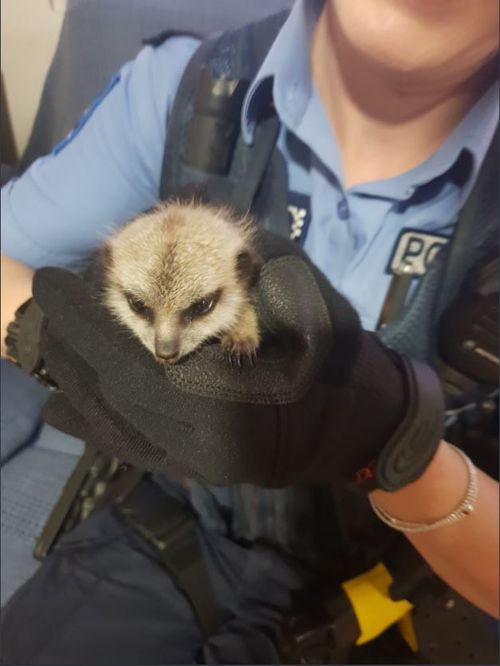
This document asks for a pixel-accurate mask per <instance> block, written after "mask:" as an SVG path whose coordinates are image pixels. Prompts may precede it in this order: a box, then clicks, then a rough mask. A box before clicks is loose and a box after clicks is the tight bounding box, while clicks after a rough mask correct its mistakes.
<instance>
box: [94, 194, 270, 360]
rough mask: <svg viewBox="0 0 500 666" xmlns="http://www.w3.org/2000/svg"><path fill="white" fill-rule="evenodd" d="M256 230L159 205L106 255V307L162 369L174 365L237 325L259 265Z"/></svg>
mask: <svg viewBox="0 0 500 666" xmlns="http://www.w3.org/2000/svg"><path fill="white" fill-rule="evenodd" d="M253 240H254V239H253V230H252V224H251V223H250V221H249V220H248V219H235V218H234V216H233V215H232V214H231V213H230V211H228V210H227V209H224V208H214V207H210V206H206V205H201V204H196V203H190V204H182V203H178V202H174V203H168V204H161V205H159V206H158V207H157V208H155V209H154V210H153V211H152V212H148V213H145V214H143V215H140V216H139V217H137V218H135V219H134V220H132V222H130V223H129V224H127V225H126V226H125V227H123V228H122V229H120V230H119V231H118V232H117V233H115V234H114V235H113V236H112V237H111V238H110V239H109V240H108V242H107V244H106V246H105V248H104V266H105V286H104V301H105V305H106V306H107V307H108V308H109V310H110V311H111V312H112V313H113V314H114V315H115V316H116V317H117V318H118V320H119V321H120V322H121V323H122V324H124V325H125V326H127V327H128V328H129V330H130V331H132V332H133V333H134V334H135V335H136V336H137V337H138V338H139V340H140V341H141V342H142V343H143V345H144V346H145V347H146V348H147V349H148V350H149V351H150V352H151V353H152V354H154V356H155V358H156V359H157V360H158V361H159V362H161V363H169V364H172V363H176V362H177V361H178V360H179V359H181V358H182V357H183V356H186V355H187V354H189V353H190V352H192V351H194V350H195V349H196V348H197V347H199V346H200V345H201V344H202V343H203V342H205V341H207V340H208V339H209V338H212V337H220V336H221V335H223V334H224V333H225V332H226V331H228V330H229V329H230V328H231V327H234V326H235V324H236V323H237V321H238V317H239V316H240V314H241V312H242V309H243V308H244V307H245V306H246V305H247V304H248V301H249V298H250V295H249V292H250V287H251V284H252V281H253V280H254V279H255V276H256V270H257V259H256V254H255V251H254V245H253Z"/></svg>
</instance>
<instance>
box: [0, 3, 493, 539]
mask: <svg viewBox="0 0 500 666" xmlns="http://www.w3.org/2000/svg"><path fill="white" fill-rule="evenodd" d="M321 6H322V3H321V2H320V1H312V0H298V1H297V2H296V4H295V6H294V8H293V10H292V12H291V14H290V16H289V18H288V19H287V21H286V23H285V25H284V27H283V29H282V31H281V32H280V34H279V36H278V37H277V39H276V41H275V43H274V45H273V47H272V49H271V50H270V52H269V54H268V56H267V58H266V59H265V62H264V63H263V65H262V67H261V70H260V72H259V74H258V75H257V77H256V78H255V80H254V82H253V84H252V86H251V88H250V90H249V91H248V94H247V97H246V99H245V103H244V108H243V111H242V131H243V132H244V137H245V139H246V140H247V141H251V140H252V127H253V125H254V122H255V119H256V118H258V114H259V108H260V107H261V104H262V102H263V99H262V97H263V94H262V90H263V87H262V83H263V82H264V81H265V80H266V79H269V77H271V78H272V79H273V86H272V94H273V100H274V104H275V107H276V110H277V113H278V115H279V117H280V119H281V121H282V131H281V134H280V137H279V148H280V149H281V151H282V152H283V154H284V156H285V159H286V162H287V165H288V172H289V188H290V190H291V191H292V192H293V193H296V194H299V195H304V197H305V200H310V217H311V223H310V226H309V230H308V233H307V236H306V238H305V249H306V251H307V252H308V253H309V255H310V256H311V258H312V259H313V261H315V262H316V264H317V265H318V266H319V267H320V268H321V269H322V270H323V271H324V272H325V274H326V275H327V276H328V278H329V279H330V281H331V282H332V284H333V285H334V286H335V287H337V288H338V289H339V290H340V291H342V292H343V293H344V294H345V295H346V296H347V297H348V298H349V300H350V301H351V302H352V303H353V305H354V306H355V307H356V308H357V310H358V311H359V314H360V316H361V319H362V322H363V325H364V326H365V327H366V328H368V329H373V328H374V327H375V325H376V321H377V319H378V316H379V312H380V309H381V306H382V303H383V300H384V298H385V294H386V292H387V288H388V284H389V281H390V275H389V274H388V272H387V265H388V262H389V259H390V257H391V254H392V252H393V248H394V246H395V244H396V242H397V239H398V237H399V235H400V233H401V231H402V230H403V229H416V230H418V231H423V232H426V233H433V234H436V233H437V234H441V235H449V234H451V233H452V230H453V225H454V223H455V220H456V217H457V213H458V211H459V210H460V207H461V205H462V203H463V201H464V199H465V197H466V196H467V194H468V192H469V191H470V188H471V187H472V185H473V183H474V180H475V177H476V175H477V172H478V168H479V166H480V164H481V162H482V160H483V158H484V155H485V152H486V149H487V146H488V144H489V143H490V140H491V138H492V135H493V133H494V130H495V127H496V125H497V122H498V94H497V89H498V87H497V85H495V86H493V87H492V88H491V89H490V90H489V91H487V92H486V94H485V95H484V96H483V97H482V98H481V99H480V100H479V101H478V102H477V103H476V105H475V106H474V107H473V108H472V109H471V110H470V112H469V113H468V114H467V116H466V117H465V118H464V119H463V120H462V122H461V123H460V124H459V125H458V127H456V129H455V130H454V132H453V133H452V134H451V135H450V136H449V137H448V139H447V140H446V141H445V142H444V144H443V145H442V146H441V147H440V149H439V150H438V151H437V152H436V153H435V154H434V155H433V156H431V157H430V158H429V159H428V160H426V161H425V162H424V163H423V164H421V165H419V166H417V167H416V168H415V169H412V170H411V171H409V172H408V173H405V174H402V175H400V176H398V177H396V178H391V179H387V180H384V181H379V182H371V183H366V184H362V185H358V186H356V187H352V188H350V189H348V190H346V188H345V187H344V186H343V173H342V162H341V156H340V154H339V150H338V147H337V143H336V140H335V136H334V135H333V132H332V130H331V127H330V126H329V123H328V120H327V118H326V115H325V112H324V109H323V107H322V104H321V100H320V98H319V95H318V92H317V90H316V88H315V85H314V82H313V80H312V78H311V72H310V67H309V45H310V41H311V36H312V31H313V28H314V25H315V22H316V20H317V16H318V13H319V11H320V8H321ZM197 45H198V42H197V41H196V40H193V39H191V38H180V37H177V38H172V39H170V40H168V41H167V42H165V43H164V44H163V45H161V46H159V47H157V48H153V47H146V48H144V49H143V50H142V51H141V53H140V54H139V55H138V57H137V58H136V59H135V60H134V61H133V62H131V63H129V64H126V65H125V66H124V67H123V68H122V69H121V70H120V72H119V73H118V75H117V76H116V77H115V78H114V79H113V81H112V83H111V85H110V86H109V89H108V91H107V94H105V95H103V96H102V98H101V99H100V100H99V102H98V103H97V104H94V105H93V106H91V107H90V109H89V112H88V113H87V114H86V116H85V117H84V119H83V121H82V122H80V123H79V125H78V126H77V128H76V130H75V131H74V132H73V133H72V135H70V137H68V138H67V140H65V141H64V142H63V143H62V144H61V145H60V146H58V147H56V149H55V150H54V151H53V154H51V155H47V156H46V157H43V158H41V159H39V160H37V161H36V162H35V163H34V164H33V166H32V167H31V168H30V169H29V170H28V171H27V172H26V173H25V174H24V175H23V176H22V177H21V178H19V179H18V180H15V181H13V182H11V183H9V184H8V185H7V186H6V187H4V188H3V189H2V199H1V205H2V241H3V248H2V249H3V252H4V253H5V254H7V255H8V256H12V257H14V258H17V259H19V260H20V261H23V262H25V263H27V264H28V265H30V266H32V267H35V268H36V267H39V266H42V265H46V264H53V265H64V264H68V263H71V262H74V261H77V260H79V259H80V258H81V257H82V256H83V255H85V254H87V253H88V252H89V251H90V250H92V249H94V248H95V247H96V246H97V245H98V244H99V243H100V242H101V241H102V239H103V238H104V237H105V236H106V234H107V233H109V231H110V230H112V229H113V228H114V227H116V226H119V225H121V224H123V223H124V222H125V221H126V220H127V219H129V218H130V217H132V216H133V215H135V214H136V213H138V212H140V211H142V210H144V209H146V208H148V207H150V206H151V205H153V204H154V203H156V201H157V197H158V191H159V180H160V174H161V162H162V155H163V147H164V142H165V131H166V123H165V121H166V118H167V117H168V112H169V109H170V108H171V105H172V102H173V99H174V98H175V93H176V89H177V86H178V83H179V80H180V77H181V75H182V72H183V70H184V68H185V66H186V64H187V62H188V61H189V59H190V57H191V55H192V54H193V53H194V51H195V50H196V47H197ZM264 88H265V87H264ZM167 131H168V124H167ZM464 155H466V156H468V157H469V158H470V159H469V160H468V161H467V160H465V161H464V160H463V156H464ZM464 165H465V166H464ZM457 168H460V169H461V170H462V173H461V180H460V179H457V178H456V177H455V176H456V170H457ZM458 182H460V184H457V183H458ZM304 197H303V199H304ZM303 214H304V212H303ZM299 221H300V215H299ZM299 226H300V225H299ZM192 497H193V503H194V504H195V506H196V508H197V509H198V510H199V512H200V514H201V516H202V518H203V519H204V520H206V521H207V522H209V523H211V524H214V523H217V522H218V520H219V518H218V511H217V503H219V504H227V505H228V506H230V507H231V509H232V515H233V523H234V524H233V532H234V534H235V536H243V537H246V538H250V539H252V538H254V537H255V536H264V537H268V538H269V539H270V540H271V541H274V542H278V543H280V544H282V545H284V546H286V547H290V548H292V549H293V550H294V551H295V552H298V551H300V550H303V551H304V552H305V551H307V550H308V545H307V544H308V536H307V529H308V528H309V527H310V526H311V524H312V522H313V521H311V519H310V517H311V510H312V509H311V505H310V503H309V496H308V492H307V489H301V490H296V489H294V490H293V491H292V490H284V491H281V490H279V491H263V490H261V489H257V488H254V487H252V486H239V487H235V488H231V489H217V490H216V489H207V488H205V487H202V486H199V485H198V484H193V485H192Z"/></svg>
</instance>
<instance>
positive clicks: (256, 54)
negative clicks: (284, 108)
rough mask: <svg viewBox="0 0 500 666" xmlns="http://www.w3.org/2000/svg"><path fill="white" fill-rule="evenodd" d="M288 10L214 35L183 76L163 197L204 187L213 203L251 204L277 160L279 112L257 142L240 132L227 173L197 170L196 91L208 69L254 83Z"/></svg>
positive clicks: (247, 206)
mask: <svg viewBox="0 0 500 666" xmlns="http://www.w3.org/2000/svg"><path fill="white" fill-rule="evenodd" d="M287 14H288V12H287V11H284V12H280V13H279V14H276V15H273V16H270V17H267V18H265V19H264V20H262V21H259V22H257V23H252V24H249V25H247V26H244V27H243V28H240V29H239V30H235V31H232V32H229V33H224V34H222V35H219V36H216V37H212V38H209V39H207V40H205V41H204V42H203V43H202V44H201V46H200V47H199V49H198V50H197V51H196V53H195V54H194V56H193V57H192V59H191V60H190V62H189V64H188V66H187V68H186V70H185V72H184V75H183V77H182V79H181V82H180V85H179V88H178V91H177V95H176V98H175V101H174V104H173V107H172V111H171V113H170V115H169V118H168V120H167V122H168V128H167V141H166V145H165V151H164V156H163V165H162V174H161V181H160V199H162V200H165V199H168V198H169V197H171V196H173V195H175V194H176V193H178V192H179V191H180V190H182V189H184V188H186V186H188V185H198V186H201V187H202V188H203V189H204V190H205V191H206V193H207V194H208V197H209V198H210V200H211V201H215V202H224V203H230V204H232V205H233V207H234V208H235V209H236V210H238V211H239V212H247V211H248V210H249V209H250V208H251V205H252V203H253V201H254V199H255V196H256V193H257V191H258V189H259V186H260V183H261V181H262V179H263V175H264V172H265V171H266V169H267V167H268V165H269V164H270V161H271V158H272V153H273V151H274V146H275V143H276V139H277V136H278V131H279V122H278V120H277V118H276V117H275V116H273V115H270V116H269V117H267V118H266V119H264V120H263V122H261V123H259V125H258V126H257V128H256V134H255V140H254V141H253V143H252V145H248V144H246V143H245V142H244V140H243V138H242V137H241V135H240V134H239V133H238V136H237V137H236V138H235V145H234V147H233V154H232V159H231V164H230V167H229V171H228V173H227V174H222V175H221V174H209V173H206V172H202V171H197V170H196V169H193V168H192V167H190V166H189V165H188V164H187V163H186V160H185V155H186V143H187V140H188V135H189V126H190V123H191V121H192V120H193V116H194V99H195V93H196V89H197V85H198V83H199V80H200V72H202V71H203V70H204V69H205V68H207V69H208V72H209V74H210V76H212V77H213V78H215V79H216V78H223V79H224V80H235V81H238V80H239V81H242V80H244V81H246V82H247V83H248V84H249V83H250V81H251V80H252V79H253V78H254V76H255V75H256V73H257V71H258V69H259V67H260V65H261V64H262V62H263V60H264V58H265V56H266V54H267V52H268V50H269V48H270V46H271V44H272V42H273V41H274V39H275V38H276V35H277V33H278V31H279V29H280V28H281V26H282V24H283V22H284V20H285V18H286V16H287Z"/></svg>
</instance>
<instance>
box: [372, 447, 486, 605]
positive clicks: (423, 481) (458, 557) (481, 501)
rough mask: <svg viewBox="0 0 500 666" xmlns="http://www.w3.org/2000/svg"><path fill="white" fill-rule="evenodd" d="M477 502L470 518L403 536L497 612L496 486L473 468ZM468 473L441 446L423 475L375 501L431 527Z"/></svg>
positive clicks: (455, 500) (458, 586) (454, 501)
mask: <svg viewBox="0 0 500 666" xmlns="http://www.w3.org/2000/svg"><path fill="white" fill-rule="evenodd" d="M477 475H478V498H477V502H476V506H475V510H474V511H473V513H472V514H470V515H469V516H466V517H465V518H464V519H462V520H460V521H459V522H456V523H454V524H451V525H446V526H444V527H440V528H438V529H435V530H431V531H428V532H420V533H410V534H407V537H408V539H409V540H410V541H411V542H412V544H413V545H414V546H415V548H416V549H417V550H418V551H419V552H420V554H421V555H422V556H423V557H424V558H425V559H426V560H427V562H428V563H429V565H430V566H431V567H432V568H433V569H434V571H435V572H436V573H437V574H438V575H439V576H440V577H441V578H443V580H445V581H446V582H447V583H448V584H449V585H450V586H451V587H453V588H454V589H455V590H456V591H457V592H459V593H460V594H462V595H463V596H464V597H465V598H467V599H468V600H469V601H471V602H472V603H474V604H475V605H476V606H478V607H479V608H482V609H483V610H485V611H486V612H488V613H490V614H491V615H494V616H495V617H498V614H499V591H498V584H499V582H498V572H499V552H498V551H499V522H498V521H499V515H498V514H499V508H498V502H499V492H498V483H497V482H496V481H494V480H493V479H492V478H490V477H489V476H487V475H486V474H484V473H483V472H481V471H480V470H477ZM467 483H468V476H467V469H466V466H465V464H464V461H463V460H462V459H461V458H460V456H459V454H458V453H457V452H456V451H455V450H454V449H453V448H452V447H450V446H449V445H448V444H447V443H446V442H442V443H441V445H440V447H439V449H438V451H437V453H436V455H435V457H434V459H433V461H432V462H431V464H430V465H429V467H428V468H427V470H426V471H425V473H424V474H423V475H422V476H421V477H420V478H419V479H418V480H417V481H415V482H414V483H412V484H410V485H408V486H406V487H405V488H403V489H401V490H399V491H397V492H395V493H387V492H384V491H380V490H377V491H375V492H374V493H373V499H374V500H375V501H376V503H377V504H378V505H379V506H380V507H381V508H383V509H385V510H386V511H387V512H388V513H389V514H391V515H393V516H395V517H396V518H399V519H400V520H406V521H412V522H422V523H429V522H433V521H435V520H438V519H439V518H442V517H443V516H446V515H447V514H449V513H450V512H451V511H453V509H455V508H456V507H457V506H458V505H459V504H460V502H461V500H462V499H463V497H464V496H465V493H466V489H467Z"/></svg>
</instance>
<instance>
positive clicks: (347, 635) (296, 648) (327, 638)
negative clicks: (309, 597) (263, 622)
mask: <svg viewBox="0 0 500 666" xmlns="http://www.w3.org/2000/svg"><path fill="white" fill-rule="evenodd" d="M339 598H340V597H339V596H338V595H337V596H336V597H335V601H334V602H333V604H332V606H331V608H330V609H329V610H327V609H326V607H325V606H324V605H323V603H322V602H321V601H320V602H319V603H318V605H317V606H316V607H314V608H310V609H308V610H307V611H305V612H303V613H301V614H297V615H291V616H289V617H288V618H286V620H285V629H284V644H283V645H284V655H283V656H284V658H285V662H284V663H290V662H291V663H297V664H335V663H347V662H348V657H349V653H350V651H351V649H352V648H353V646H354V643H355V641H356V638H357V636H358V634H359V628H358V625H357V622H356V619H355V617H354V616H353V614H352V610H351V608H350V606H349V605H348V603H346V602H347V599H345V600H344V599H342V603H341V604H340V605H339V603H338V600H339ZM329 606H330V604H329ZM330 611H333V613H331V612H330ZM346 611H347V612H346Z"/></svg>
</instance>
